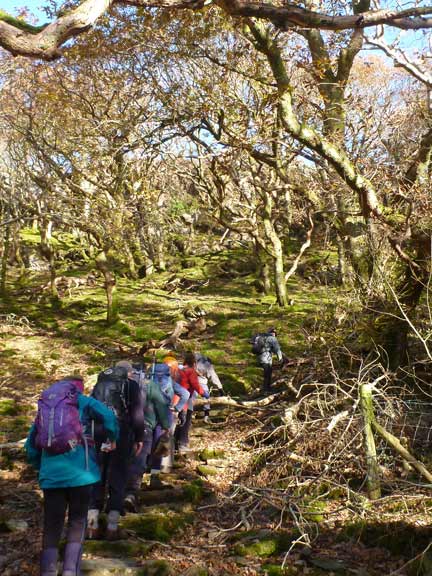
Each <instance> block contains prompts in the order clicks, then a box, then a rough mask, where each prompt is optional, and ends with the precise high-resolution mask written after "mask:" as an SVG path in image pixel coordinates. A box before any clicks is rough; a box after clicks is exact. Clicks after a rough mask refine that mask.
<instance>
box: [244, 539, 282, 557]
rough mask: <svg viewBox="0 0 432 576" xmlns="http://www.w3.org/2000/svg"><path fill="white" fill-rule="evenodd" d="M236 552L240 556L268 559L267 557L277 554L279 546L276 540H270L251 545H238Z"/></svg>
mask: <svg viewBox="0 0 432 576" xmlns="http://www.w3.org/2000/svg"><path fill="white" fill-rule="evenodd" d="M234 550H235V553H236V554H238V555H239V556H258V557H259V558H266V557H267V556H273V555H274V554H276V553H277V550H278V546H277V541H276V539H271V538H269V539H267V540H261V541H260V542H252V543H251V544H236V546H235V547H234Z"/></svg>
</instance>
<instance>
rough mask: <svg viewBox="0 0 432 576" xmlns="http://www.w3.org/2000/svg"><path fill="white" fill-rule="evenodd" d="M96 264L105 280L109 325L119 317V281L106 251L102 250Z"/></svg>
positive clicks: (107, 321) (107, 320)
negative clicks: (111, 268) (117, 284)
mask: <svg viewBox="0 0 432 576" xmlns="http://www.w3.org/2000/svg"><path fill="white" fill-rule="evenodd" d="M96 266H97V268H98V269H99V270H100V271H101V272H102V274H103V277H104V280H105V293H106V299H107V314H106V323H107V324H108V325H111V324H115V323H116V322H117V320H118V319H119V315H118V301H117V287H116V283H117V282H116V277H115V274H114V272H112V271H111V270H110V267H109V263H108V257H107V255H106V253H105V251H102V252H100V254H99V255H98V256H97V258H96Z"/></svg>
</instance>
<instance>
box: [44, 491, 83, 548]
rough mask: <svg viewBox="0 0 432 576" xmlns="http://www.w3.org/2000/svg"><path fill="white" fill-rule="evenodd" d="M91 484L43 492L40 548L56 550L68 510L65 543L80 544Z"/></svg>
mask: <svg viewBox="0 0 432 576" xmlns="http://www.w3.org/2000/svg"><path fill="white" fill-rule="evenodd" d="M91 489H92V484H88V485H87V486H76V487H74V488H49V489H47V490H44V491H43V493H44V530H43V540H42V548H44V549H46V548H57V546H58V544H59V542H60V538H61V535H62V530H63V525H64V521H65V515H66V510H68V525H67V536H66V540H67V542H68V543H69V542H82V541H83V540H84V534H85V530H86V525H87V510H88V507H89V501H90V493H91Z"/></svg>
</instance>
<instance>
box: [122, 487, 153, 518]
mask: <svg viewBox="0 0 432 576" xmlns="http://www.w3.org/2000/svg"><path fill="white" fill-rule="evenodd" d="M150 485H151V483H150ZM123 506H124V508H125V510H126V511H127V512H136V511H137V499H136V496H135V494H128V495H127V496H126V498H125V499H124V503H123Z"/></svg>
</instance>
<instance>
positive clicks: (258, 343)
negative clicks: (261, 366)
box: [251, 334, 269, 354]
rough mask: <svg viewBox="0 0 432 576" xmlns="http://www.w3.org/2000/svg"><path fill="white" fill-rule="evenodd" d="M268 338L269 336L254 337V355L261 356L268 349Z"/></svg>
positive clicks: (252, 342)
mask: <svg viewBox="0 0 432 576" xmlns="http://www.w3.org/2000/svg"><path fill="white" fill-rule="evenodd" d="M268 336H269V335H268V334H255V336H252V338H251V344H252V354H261V352H264V350H265V349H266V348H268Z"/></svg>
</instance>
